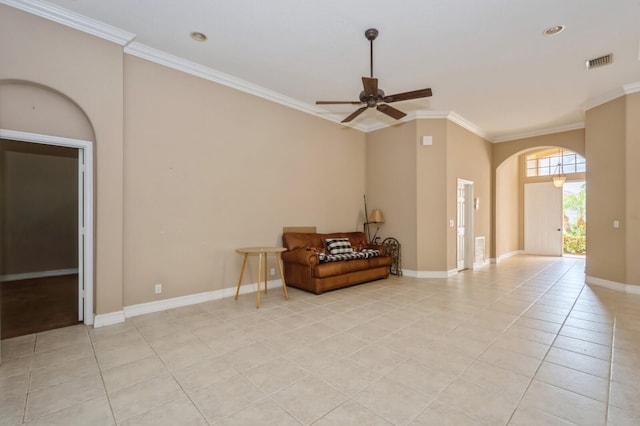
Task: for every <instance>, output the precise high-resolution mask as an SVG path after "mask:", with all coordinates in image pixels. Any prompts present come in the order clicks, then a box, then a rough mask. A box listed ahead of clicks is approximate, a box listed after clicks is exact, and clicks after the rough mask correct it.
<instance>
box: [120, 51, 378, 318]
mask: <svg viewBox="0 0 640 426" xmlns="http://www.w3.org/2000/svg"><path fill="white" fill-rule="evenodd" d="M124 72H125V112H126V113H125V150H124V157H125V179H124V187H125V203H124V218H125V229H124V230H125V232H124V258H125V261H124V284H125V290H124V305H125V306H128V305H133V304H137V303H143V302H148V301H150V300H154V299H156V298H168V297H176V296H183V295H187V294H193V293H199V292H205V291H212V290H218V289H222V288H229V287H233V286H235V285H236V283H237V279H238V274H239V270H240V266H241V259H242V258H241V256H240V255H238V254H236V253H235V249H236V248H238V247H244V246H260V245H281V244H282V243H281V234H282V227H283V226H300V225H314V226H317V228H318V231H319V232H333V231H353V230H362V223H363V215H362V210H363V203H362V195H363V194H364V192H365V161H364V158H365V145H364V138H365V136H364V134H363V133H361V132H359V131H356V130H352V129H349V128H344V127H342V126H340V125H337V124H334V123H331V122H329V121H326V120H323V119H320V118H316V117H313V116H310V115H309V114H305V113H302V112H298V111H295V110H292V109H290V108H286V107H284V106H280V105H277V104H274V103H272V102H269V101H266V100H263V99H260V98H256V97H254V96H251V95H248V94H245V93H242V92H238V91H236V90H233V89H230V88H228V87H225V86H221V85H218V84H214V83H212V82H210V81H206V80H203V79H200V78H197V77H194V76H191V75H188V74H185V73H182V72H179V71H176V70H172V69H169V68H166V67H163V66H161V65H158V64H154V63H151V62H148V61H145V60H142V59H139V58H136V57H133V56H129V55H127V56H125V68H124ZM372 201H373V200H372ZM370 206H371V207H373V206H374V204H373V203H371V204H370ZM378 207H379V208H384V206H378ZM385 214H387V211H385ZM254 263H255V262H251V263H250V264H249V267H250V272H249V274H248V276H247V277H246V278H245V282H255V281H256V276H255V274H254V273H255V272H256V271H255V269H257V268H256V265H255V264H254ZM274 266H275V265H274ZM273 278H274V279H275V277H273ZM155 283H162V284H163V293H162V294H161V295H155V294H154V292H153V286H154V284H155Z"/></svg>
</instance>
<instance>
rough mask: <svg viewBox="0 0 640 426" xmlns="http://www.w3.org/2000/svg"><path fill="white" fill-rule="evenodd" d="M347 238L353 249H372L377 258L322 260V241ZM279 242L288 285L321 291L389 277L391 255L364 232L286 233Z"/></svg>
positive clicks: (323, 245) (316, 291)
mask: <svg viewBox="0 0 640 426" xmlns="http://www.w3.org/2000/svg"><path fill="white" fill-rule="evenodd" d="M345 237H346V238H349V242H350V243H351V246H352V247H353V248H354V250H356V251H358V250H361V249H363V248H372V249H377V250H379V251H380V255H379V256H377V257H370V258H367V259H351V260H338V261H330V262H326V263H321V262H320V260H319V259H318V253H319V252H323V251H324V250H325V240H326V239H332V238H345ZM282 244H283V246H284V248H286V249H287V251H285V252H283V253H282V262H283V264H284V278H285V281H286V283H287V285H288V286H292V287H297V288H300V289H303V290H307V291H310V292H312V293H315V294H320V293H322V292H324V291H327V290H333V289H336V288H340V287H346V286H349V285H353V284H360V283H364V282H367V281H373V280H379V279H382V278H387V277H388V276H389V267H390V265H391V258H390V257H389V256H387V255H386V254H385V252H384V247H383V246H378V245H375V246H373V245H370V244H367V239H366V237H365V234H364V233H363V232H336V233H332V234H317V233H299V232H285V233H283V234H282Z"/></svg>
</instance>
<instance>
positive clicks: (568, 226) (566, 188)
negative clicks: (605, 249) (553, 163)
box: [562, 181, 587, 256]
mask: <svg viewBox="0 0 640 426" xmlns="http://www.w3.org/2000/svg"><path fill="white" fill-rule="evenodd" d="M562 191H563V192H562V209H563V212H562V217H563V244H562V248H563V254H564V255H569V256H585V255H586V254H587V216H586V195H587V184H586V182H585V181H571V182H566V183H565V184H564V185H563V189H562Z"/></svg>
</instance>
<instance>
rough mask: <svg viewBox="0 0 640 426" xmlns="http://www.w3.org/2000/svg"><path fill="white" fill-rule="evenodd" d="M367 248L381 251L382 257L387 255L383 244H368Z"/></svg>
mask: <svg viewBox="0 0 640 426" xmlns="http://www.w3.org/2000/svg"><path fill="white" fill-rule="evenodd" d="M365 248H368V249H374V250H378V251H380V256H385V255H386V254H387V253H386V251H385V249H384V246H383V245H382V244H367V245H366V247H365Z"/></svg>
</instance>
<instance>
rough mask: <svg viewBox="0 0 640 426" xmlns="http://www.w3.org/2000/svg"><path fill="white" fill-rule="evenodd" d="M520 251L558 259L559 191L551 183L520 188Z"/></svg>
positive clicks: (559, 247) (560, 225)
mask: <svg viewBox="0 0 640 426" xmlns="http://www.w3.org/2000/svg"><path fill="white" fill-rule="evenodd" d="M498 226H500V225H499V224H498ZM524 251H525V253H526V254H540V255H546V256H562V188H556V187H555V186H553V183H551V182H542V183H527V184H525V186H524Z"/></svg>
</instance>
